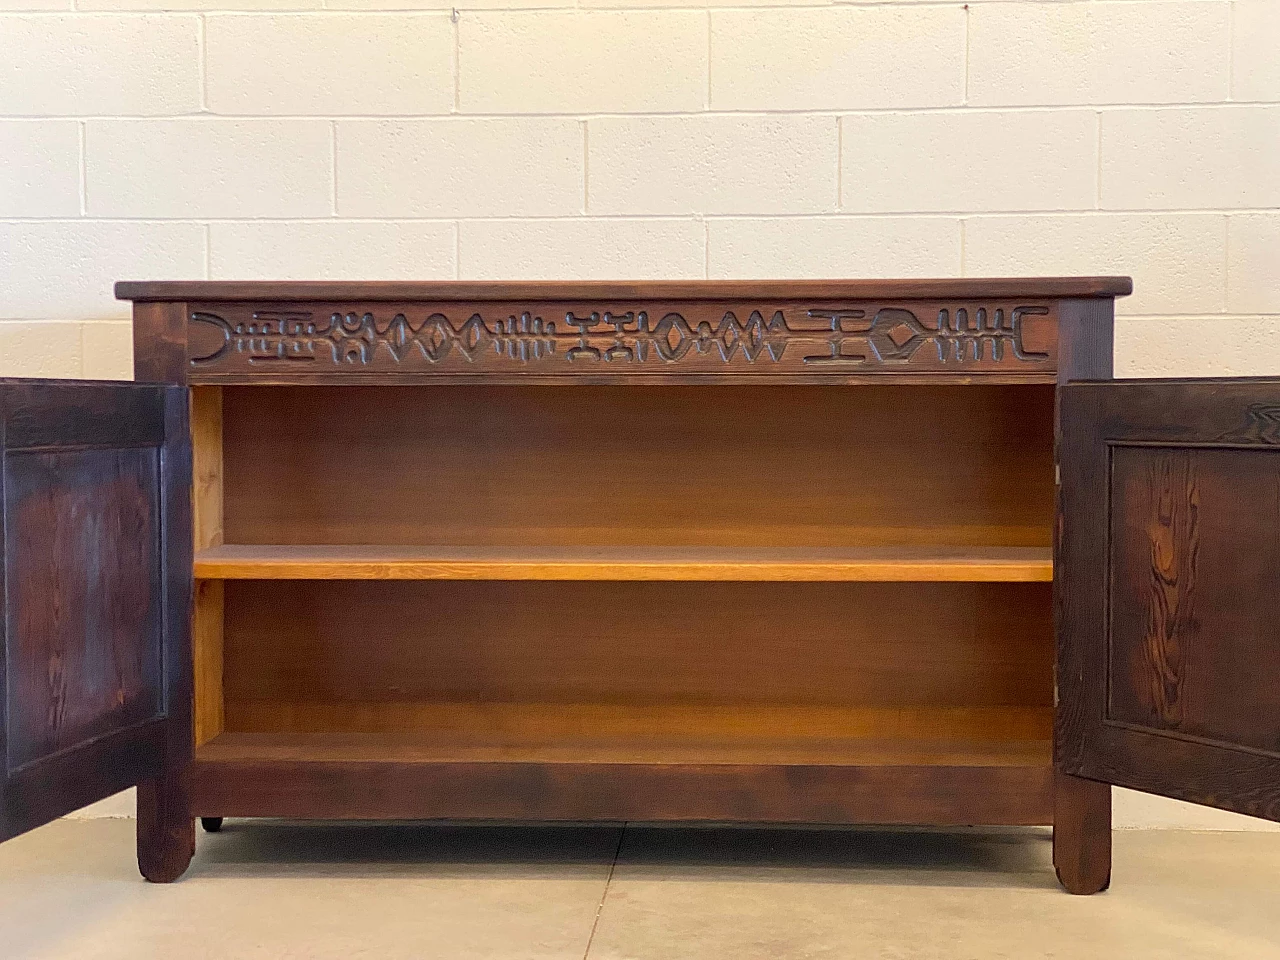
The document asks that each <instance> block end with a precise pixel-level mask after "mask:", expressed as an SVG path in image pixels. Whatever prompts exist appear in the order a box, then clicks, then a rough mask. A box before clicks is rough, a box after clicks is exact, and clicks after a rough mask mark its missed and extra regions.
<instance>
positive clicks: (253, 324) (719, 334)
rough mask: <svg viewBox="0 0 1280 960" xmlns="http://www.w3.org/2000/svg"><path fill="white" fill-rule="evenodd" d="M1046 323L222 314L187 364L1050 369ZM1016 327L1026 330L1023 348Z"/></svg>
mask: <svg viewBox="0 0 1280 960" xmlns="http://www.w3.org/2000/svg"><path fill="white" fill-rule="evenodd" d="M1049 314H1050V309H1049V307H1047V306H1044V305H1038V304H1026V303H996V304H963V303H960V304H957V303H942V304H926V305H918V304H903V303H887V304H862V303H849V304H838V305H829V304H784V305H764V306H757V305H750V304H748V305H737V304H725V303H718V304H717V303H690V304H663V303H644V304H634V305H628V306H627V309H617V308H609V309H605V308H603V305H601V304H585V305H576V304H563V303H561V304H528V305H522V304H511V303H479V304H451V303H445V304H430V305H414V304H380V303H374V304H357V305H343V304H297V305H294V304H225V303H223V304H216V305H214V304H211V305H210V306H209V307H208V308H202V307H199V306H195V307H193V309H192V312H191V313H190V322H189V342H190V346H189V356H190V364H191V368H192V369H191V374H192V376H193V378H195V379H197V380H199V379H201V375H202V374H212V375H215V377H210V379H214V378H216V374H217V373H218V372H228V373H234V372H244V373H248V372H250V371H258V372H260V373H265V372H266V370H267V369H268V368H274V369H276V370H278V371H279V370H282V369H285V368H290V369H292V370H294V371H295V372H298V373H302V372H316V373H319V372H322V371H324V370H345V371H359V370H370V371H371V370H373V369H377V370H384V371H395V370H401V371H410V372H424V373H426V372H430V371H431V370H433V369H435V370H440V371H441V372H445V371H449V372H457V373H466V372H469V371H476V372H479V371H480V370H481V369H494V368H498V369H507V370H512V371H514V370H517V369H519V370H523V371H526V372H530V373H534V372H538V373H543V372H545V373H551V374H556V373H565V374H580V373H589V372H590V370H589V368H593V367H594V368H596V369H599V368H600V367H601V366H603V365H609V366H610V367H611V368H612V369H611V370H610V372H611V373H624V372H626V370H628V369H629V370H630V371H632V372H638V373H642V372H644V370H645V369H649V370H654V369H662V368H666V369H671V368H678V370H683V371H688V372H691V373H703V372H707V373H714V372H715V371H716V370H726V369H728V370H741V371H748V370H751V369H755V370H759V369H760V368H777V369H779V370H782V371H785V372H791V373H796V374H803V373H804V372H806V371H808V372H810V373H815V374H816V373H821V372H824V371H826V372H834V371H835V370H840V369H845V370H852V371H855V372H856V371H859V370H863V371H865V370H870V369H875V368H887V369H894V368H897V369H901V368H903V367H911V368H913V369H917V370H921V371H925V370H930V369H932V370H939V371H944V372H945V371H947V370H954V369H955V368H957V367H966V368H969V367H972V368H977V369H976V370H975V371H974V372H981V370H982V369H995V370H1004V371H1010V370H1011V369H1023V370H1026V369H1028V368H1032V369H1035V370H1039V371H1044V370H1045V369H1046V368H1048V369H1049V370H1050V371H1051V370H1052V367H1053V364H1054V363H1055V362H1056V345H1057V337H1056V324H1054V323H1053V322H1052V319H1050V318H1049ZM1029 322H1037V323H1038V324H1039V326H1038V327H1037V331H1036V334H1035V336H1034V337H1030V338H1029V337H1028V333H1027V326H1028V323H1029ZM1032 341H1034V343H1033V342H1032ZM620 368H624V369H620Z"/></svg>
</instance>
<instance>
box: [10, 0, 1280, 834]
mask: <svg viewBox="0 0 1280 960" xmlns="http://www.w3.org/2000/svg"><path fill="white" fill-rule="evenodd" d="M454 2H457V3H458V4H459V6H458V7H457V8H456V9H454V8H453V6H452V4H453V3H454ZM1063 273H1067V274H1070V273H1077V274H1093V273H1128V274H1132V275H1133V277H1134V279H1135V284H1136V292H1135V294H1134V296H1133V297H1131V298H1129V299H1128V300H1125V301H1122V302H1121V303H1120V304H1119V310H1120V313H1121V314H1122V320H1121V321H1120V322H1119V324H1118V336H1117V346H1116V364H1117V371H1118V372H1119V373H1120V374H1121V375H1130V376H1151V375H1208V374H1235V375H1242V374H1280V0H1188V2H1184V0H1074V2H1073V0H1009V2H1000V0H973V2H971V3H968V4H963V3H958V2H935V0H922V2H913V0H882V2H872V3H826V2H820V0H798V2H795V3H789V2H787V0H766V2H764V3H759V4H757V3H756V2H754V0H703V2H701V3H698V2H696V0H633V2H629V0H580V2H578V3H576V4H575V3H573V2H571V0H0V375H27V376H86V377H121V378H126V377H128V376H130V364H131V358H130V341H129V325H128V320H127V318H128V311H127V309H126V306H125V305H122V304H118V303H116V302H114V301H113V300H112V299H111V293H110V290H111V283H112V282H113V281H114V280H117V279H121V278H130V279H145V278H170V279H177V278H208V279H215V280H221V279H245V278H325V277H335V278H336V277H341V278H350V279H392V278H416V279H435V278H454V277H456V278H463V279H487V278H502V279H520V278H548V279H569V278H699V277H713V278H718V277H813V276H818V277H820V276H834V277H875V276H882V277H884V276H900V277H901V276H963V275H968V276H979V275H1006V274H1008V275H1016V274H1024V275H1026V274H1063ZM128 809H129V807H128V806H127V801H125V800H122V799H117V800H115V801H113V802H112V803H110V804H108V806H106V807H99V808H97V811H98V812H103V811H106V812H127V810H128ZM1116 822H1117V823H1118V824H1119V825H1121V826H1149V825H1173V826H1244V825H1248V824H1249V823H1250V822H1249V821H1243V820H1240V819H1233V818H1230V817H1227V816H1226V815H1222V816H1218V815H1214V814H1204V813H1201V812H1200V811H1199V810H1197V809H1195V808H1190V807H1185V806H1181V805H1175V804H1171V803H1167V802H1154V801H1149V800H1146V799H1143V798H1139V797H1137V796H1135V795H1131V794H1126V793H1124V792H1119V793H1118V801H1117V812H1116Z"/></svg>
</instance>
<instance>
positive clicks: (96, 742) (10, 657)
mask: <svg viewBox="0 0 1280 960" xmlns="http://www.w3.org/2000/svg"><path fill="white" fill-rule="evenodd" d="M186 422H187V421H186V397H185V394H184V392H183V391H182V390H180V389H161V388H158V387H155V386H143V385H135V384H84V383H40V382H38V381H29V382H19V381H0V448H3V449H2V450H0V455H2V456H0V459H2V460H3V469H2V470H0V488H2V489H0V504H3V510H4V531H5V532H4V538H3V542H2V543H3V548H2V549H0V579H3V582H4V589H3V590H0V607H2V608H3V609H0V645H2V646H3V650H4V656H3V657H2V658H0V664H3V675H0V698H3V702H0V759H2V760H3V763H2V765H0V839H4V838H6V837H9V836H13V835H15V834H17V833H21V832H23V831H25V830H29V829H31V828H33V827H35V826H39V825H40V824H42V823H45V822H47V821H49V820H51V819H53V818H55V817H58V816H61V815H63V814H65V813H68V812H70V811H71V810H74V809H76V808H78V807H80V806H84V805H85V804H88V803H91V802H93V801H95V800H100V799H102V798H104V797H106V796H109V795H111V794H113V793H116V792H118V791H120V790H123V789H124V788H126V787H129V786H132V785H134V784H136V783H139V782H140V781H143V780H148V779H151V778H155V777H157V776H162V775H165V774H166V771H167V769H168V764H169V761H170V753H169V750H170V744H171V743H173V742H177V741H175V740H174V738H178V740H185V742H186V751H187V754H186V756H187V757H189V755H190V749H191V745H190V736H191V731H190V726H189V712H184V707H183V705H182V704H183V697H184V695H185V696H189V686H188V685H185V684H184V682H183V677H182V664H183V663H186V662H187V660H186V657H187V652H186V651H187V647H188V645H189V617H190V603H189V596H190V583H191V576H190V564H191V550H190V527H189V523H190V514H189V511H188V510H187V509H186V507H185V504H186V502H187V501H188V499H189V486H190V464H189V452H188V447H187V438H186V430H187V427H186ZM184 458H185V459H186V460H187V461H188V462H186V464H185V466H184ZM171 517H172V518H176V520H177V522H179V523H180V524H183V525H184V526H182V527H180V529H179V530H178V531H177V533H176V534H175V533H174V532H173V531H172V530H171V528H170V526H169V520H170V518H171Z"/></svg>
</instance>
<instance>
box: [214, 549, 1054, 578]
mask: <svg viewBox="0 0 1280 960" xmlns="http://www.w3.org/2000/svg"><path fill="white" fill-rule="evenodd" d="M195 565H196V577H197V578H204V579H219V580H700V581H702V580H705V581H716V580H743V581H785V580H798V581H932V582H947V581H971V582H981V581H993V582H1036V581H1038V582H1046V583H1047V582H1049V581H1051V580H1052V579H1053V563H1052V559H1051V556H1050V550H1049V548H1048V547H950V548H948V547H807V548H803V549H800V548H794V547H793V548H789V549H788V548H780V547H772V548H761V547H748V548H742V547H738V548H733V547H719V548H713V547H686V548H679V547H656V548H655V547H481V548H476V547H368V546H254V545H249V546H246V545H242V544H234V545H225V546H221V547H214V548H211V549H208V550H201V551H199V552H197V554H196V562H195Z"/></svg>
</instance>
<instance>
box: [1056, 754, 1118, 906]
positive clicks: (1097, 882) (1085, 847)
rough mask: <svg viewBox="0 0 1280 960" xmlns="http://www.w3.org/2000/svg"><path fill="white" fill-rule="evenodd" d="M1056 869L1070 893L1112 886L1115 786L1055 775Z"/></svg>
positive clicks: (1068, 775) (1080, 892)
mask: <svg viewBox="0 0 1280 960" xmlns="http://www.w3.org/2000/svg"><path fill="white" fill-rule="evenodd" d="M1053 867H1054V869H1055V870H1056V871H1057V873H1058V882H1059V883H1061V884H1062V886H1063V889H1065V890H1066V891H1067V892H1068V893H1077V894H1090V893H1099V892H1101V891H1103V890H1105V889H1107V887H1109V886H1110V885H1111V786H1110V784H1106V783H1098V782H1097V781H1095V780H1084V779H1081V778H1080V777H1073V776H1071V775H1070V774H1067V773H1057V774H1055V776H1054V789H1053Z"/></svg>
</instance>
